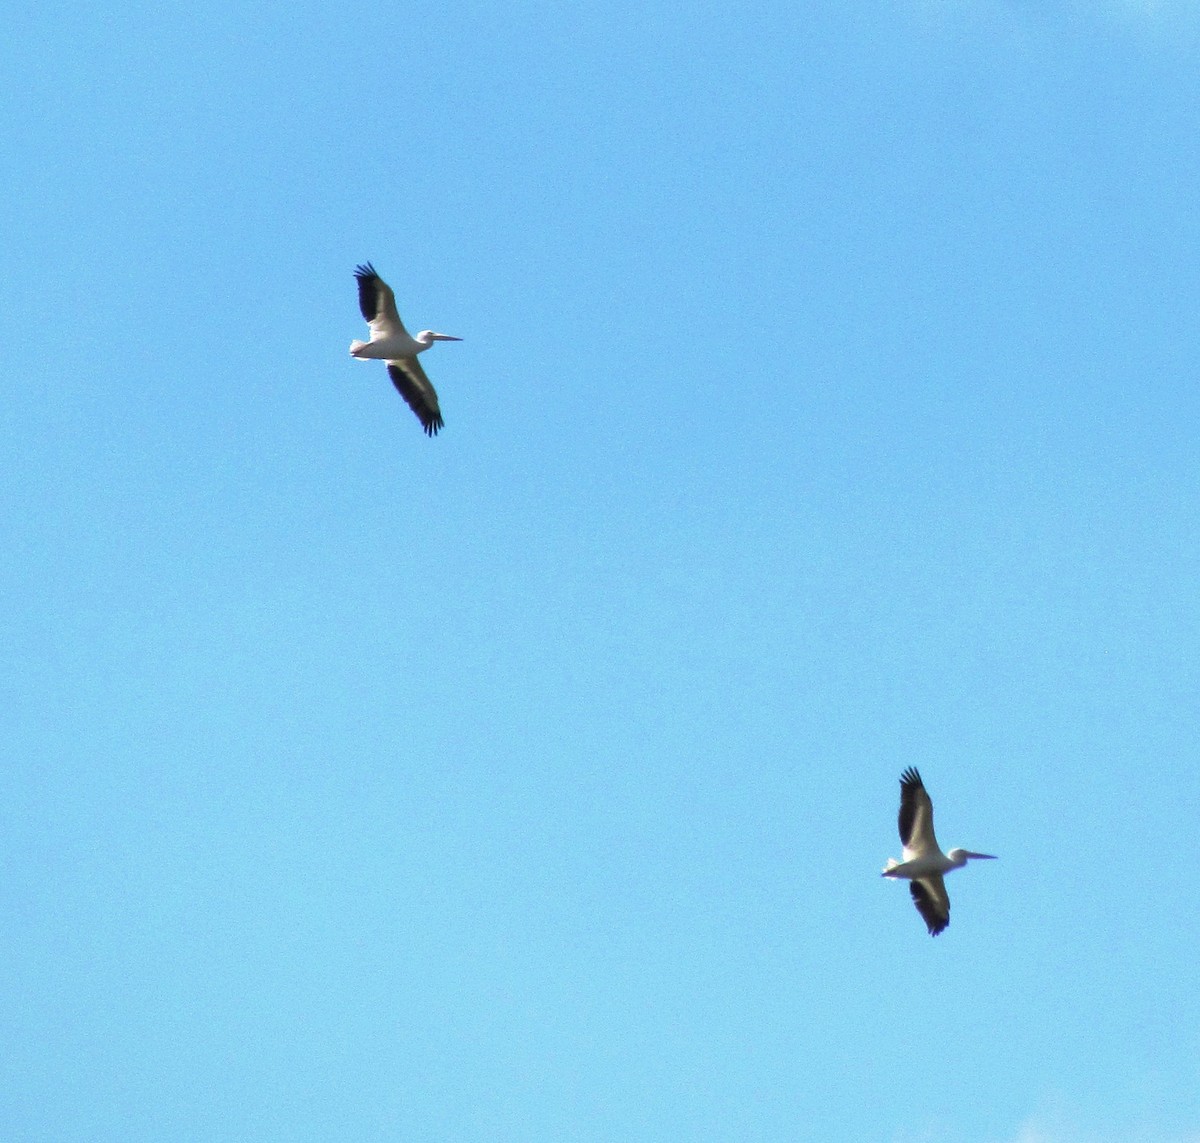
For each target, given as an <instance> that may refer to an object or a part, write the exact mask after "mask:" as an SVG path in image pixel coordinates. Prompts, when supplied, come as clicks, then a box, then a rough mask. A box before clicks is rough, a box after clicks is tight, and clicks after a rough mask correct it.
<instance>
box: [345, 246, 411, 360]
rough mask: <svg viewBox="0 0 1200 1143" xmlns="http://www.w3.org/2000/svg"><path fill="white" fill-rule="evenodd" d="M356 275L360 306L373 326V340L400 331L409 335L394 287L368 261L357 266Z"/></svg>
mask: <svg viewBox="0 0 1200 1143" xmlns="http://www.w3.org/2000/svg"><path fill="white" fill-rule="evenodd" d="M354 276H355V278H357V279H358V308H359V309H360V310H362V316H363V317H364V318H366V319H367V322H368V324H369V325H370V327H371V340H372V341H375V340H378V339H379V338H380V337H392V336H393V335H395V334H398V333H401V334H404V335H405V336H406V337H407V336H408V330H406V329H405V328H404V323H403V322H402V321H401V320H400V315H399V314H398V313H397V312H396V295H395V294H393V293H392V287H391V286H389V285H388V284H387V282H385V281H384V280H383V279H382V278H381V277H380V276H379V275H378V274H376V273H375V267H374V266H372V265H371V263H370V262H368V263H367V264H366V265H365V266H359V267H357V268H356V269H355V271H354Z"/></svg>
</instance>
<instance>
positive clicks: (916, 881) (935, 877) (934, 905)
mask: <svg viewBox="0 0 1200 1143" xmlns="http://www.w3.org/2000/svg"><path fill="white" fill-rule="evenodd" d="M908 891H909V892H910V893H911V894H912V899H913V904H914V905H916V907H917V912H918V913H920V914H921V917H922V918H923V919H924V921H925V927H926V928H927V929H928V930H929V935H930V936H931V937H936V936H937V935H938V933H940V932H941V931H942V930H943V929H944V928H945V927H946V926H947V925H948V924H950V898H949V897H948V896H947V895H946V882H945V881H943V880H942V875H941V874H940V873H933V874H930V876H928V877H914V878H913V879H912V880H911V881H910V882H909V883H908Z"/></svg>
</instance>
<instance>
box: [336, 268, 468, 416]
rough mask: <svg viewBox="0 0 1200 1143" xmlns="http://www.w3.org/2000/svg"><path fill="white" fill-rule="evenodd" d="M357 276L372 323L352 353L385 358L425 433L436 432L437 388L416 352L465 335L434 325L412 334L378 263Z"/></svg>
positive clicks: (361, 298)
mask: <svg viewBox="0 0 1200 1143" xmlns="http://www.w3.org/2000/svg"><path fill="white" fill-rule="evenodd" d="M354 276H355V277H356V278H357V279H358V308H359V309H360V310H362V316H363V317H365V318H366V319H367V322H368V323H369V325H370V327H371V340H370V341H357V340H355V341H352V342H351V343H350V356H351V357H357V358H359V359H360V360H362V359H367V358H374V359H377V360H383V361H386V362H387V371H388V376H389V377H390V378H391V379H392V384H393V385H395V386H396V389H397V391H398V392H399V393H400V396H401V397H403V398H404V399H405V401H407V402H408V407H409V408H410V409H412V411H413V412H414V413H416V414H417V420H419V421H420V422H421V427H422V428H423V429H424V430H425V435H426V436H430V437H433V436H437V432H438V429H440V428H441V427H442V425H443V423H444V422H443V421H442V410H441V409H440V408H439V407H438V399H437V392H436V390H435V389H434V387H433V386H432V385H431V384H430V383H429V378H428V377H426V376H425V370H424V369H422V368H421V363H420V362H419V361H418V360H417V354H418V353H424V352H425V350H427V349H428V348H429V347H430V346H431V345H432V344H433V343H434V342H435V341H462V338H461V337H451V336H450V335H449V334H448V333H434V332H433V330H431V329H423V330H421V332H420V333H419V334H417V336H416V337H413V336H412V335H411V334H410V333H409V332H408V330H406V329H405V328H404V323H403V322H402V321H401V320H400V315H399V314H398V313H397V312H396V295H395V294H393V293H392V288H391V286H389V285H388V284H387V282H385V281H384V280H383V279H382V278H381V277H380V276H379V275H378V274H376V273H375V267H374V266H372V265H371V263H370V262H368V263H367V264H366V265H365V266H359V267H357V268H356V269H355V271H354Z"/></svg>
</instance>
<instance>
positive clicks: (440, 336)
mask: <svg viewBox="0 0 1200 1143" xmlns="http://www.w3.org/2000/svg"><path fill="white" fill-rule="evenodd" d="M433 340H434V341H462V338H461V337H451V336H450V335H449V334H448V333H435V334H434V335H433Z"/></svg>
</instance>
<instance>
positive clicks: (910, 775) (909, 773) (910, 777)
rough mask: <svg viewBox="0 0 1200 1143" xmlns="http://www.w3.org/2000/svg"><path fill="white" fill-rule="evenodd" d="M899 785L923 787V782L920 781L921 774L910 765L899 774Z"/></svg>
mask: <svg viewBox="0 0 1200 1143" xmlns="http://www.w3.org/2000/svg"><path fill="white" fill-rule="evenodd" d="M900 785H901V786H921V787H924V785H925V783H924V782H922V781H921V775H920V774H919V773H918V772H917V768H916V767H915V766H910V767H909V768H908V769H907V770H905V771H904V773H903V774H901V775H900Z"/></svg>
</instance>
